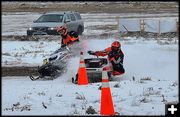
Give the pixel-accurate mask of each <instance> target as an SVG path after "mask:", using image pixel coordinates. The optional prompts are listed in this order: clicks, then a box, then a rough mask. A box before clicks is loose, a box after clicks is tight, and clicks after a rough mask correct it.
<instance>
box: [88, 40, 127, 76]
mask: <svg viewBox="0 0 180 117" xmlns="http://www.w3.org/2000/svg"><path fill="white" fill-rule="evenodd" d="M88 54H90V55H96V56H106V55H108V60H109V61H110V62H111V64H112V67H113V72H112V74H113V75H120V74H123V73H125V70H124V67H123V59H124V53H123V52H122V50H121V44H120V42H118V41H114V42H113V43H112V44H111V47H108V48H106V49H104V50H102V51H95V52H93V51H88Z"/></svg>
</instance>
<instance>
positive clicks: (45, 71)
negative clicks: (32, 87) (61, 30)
mask: <svg viewBox="0 0 180 117" xmlns="http://www.w3.org/2000/svg"><path fill="white" fill-rule="evenodd" d="M70 56H71V51H70V50H69V48H68V47H67V46H65V47H61V48H59V49H58V50H56V51H55V52H54V53H52V54H50V57H48V58H46V59H44V60H43V64H42V66H40V67H39V66H38V73H39V74H40V75H39V76H38V77H36V78H35V77H33V76H32V75H30V76H29V77H30V79H31V80H32V81H34V80H38V79H43V80H53V79H55V78H57V77H58V76H59V75H61V73H62V72H63V70H64V68H65V67H66V62H67V58H69V57H70Z"/></svg>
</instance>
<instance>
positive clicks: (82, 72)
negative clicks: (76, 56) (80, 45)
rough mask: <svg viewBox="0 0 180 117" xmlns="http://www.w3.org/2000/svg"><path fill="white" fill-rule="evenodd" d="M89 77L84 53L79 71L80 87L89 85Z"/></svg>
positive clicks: (81, 56)
mask: <svg viewBox="0 0 180 117" xmlns="http://www.w3.org/2000/svg"><path fill="white" fill-rule="evenodd" d="M87 84H88V77H87V73H86V66H85V63H84V58H83V52H81V53H80V65H79V70H78V85H87Z"/></svg>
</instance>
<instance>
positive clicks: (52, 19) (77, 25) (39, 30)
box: [27, 11, 84, 35]
mask: <svg viewBox="0 0 180 117" xmlns="http://www.w3.org/2000/svg"><path fill="white" fill-rule="evenodd" d="M64 25H65V26H67V28H68V32H70V31H75V32H77V33H78V34H82V33H83V31H84V22H83V20H82V18H81V16H80V14H79V13H78V12H72V11H66V12H49V13H45V14H43V15H41V16H40V17H39V18H38V19H37V20H35V21H33V25H32V26H31V27H29V28H28V30H27V35H59V34H58V33H57V31H56V27H59V26H64Z"/></svg>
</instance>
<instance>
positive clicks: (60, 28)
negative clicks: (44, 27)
mask: <svg viewBox="0 0 180 117" xmlns="http://www.w3.org/2000/svg"><path fill="white" fill-rule="evenodd" d="M57 32H58V33H60V34H62V35H66V34H67V28H66V27H64V26H60V27H57Z"/></svg>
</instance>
